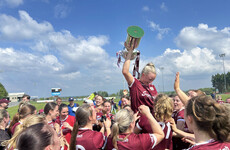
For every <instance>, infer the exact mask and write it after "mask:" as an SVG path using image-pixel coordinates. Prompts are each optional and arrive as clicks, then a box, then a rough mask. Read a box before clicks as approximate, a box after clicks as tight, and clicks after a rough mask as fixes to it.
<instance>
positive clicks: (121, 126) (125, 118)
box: [111, 109, 133, 150]
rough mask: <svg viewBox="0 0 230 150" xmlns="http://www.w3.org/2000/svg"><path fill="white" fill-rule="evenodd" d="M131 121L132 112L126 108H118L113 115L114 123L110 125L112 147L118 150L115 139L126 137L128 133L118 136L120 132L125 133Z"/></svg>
mask: <svg viewBox="0 0 230 150" xmlns="http://www.w3.org/2000/svg"><path fill="white" fill-rule="evenodd" d="M132 122H133V114H131V113H130V112H129V111H128V110H127V109H121V110H119V111H118V112H117V113H116V115H115V123H114V124H113V126H112V131H111V137H112V142H113V146H114V148H116V149H117V150H118V146H117V141H124V140H126V139H127V138H128V136H129V135H130V134H128V135H127V136H126V137H125V138H123V139H122V138H119V134H120V133H125V132H126V131H127V130H128V128H129V126H130V124H131V123H132Z"/></svg>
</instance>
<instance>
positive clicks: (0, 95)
mask: <svg viewBox="0 0 230 150" xmlns="http://www.w3.org/2000/svg"><path fill="white" fill-rule="evenodd" d="M7 96H8V92H7V91H6V89H5V87H4V86H3V85H2V83H0V99H2V98H6V97H7Z"/></svg>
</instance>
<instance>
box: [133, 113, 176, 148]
mask: <svg viewBox="0 0 230 150" xmlns="http://www.w3.org/2000/svg"><path fill="white" fill-rule="evenodd" d="M158 123H159V124H160V126H161V128H162V130H163V132H164V134H165V137H164V139H163V140H162V141H161V142H160V143H159V144H157V145H156V146H155V147H154V149H155V150H165V149H169V150H172V149H173V143H172V130H171V126H170V123H169V122H158ZM136 127H137V128H138V129H139V130H141V133H153V132H152V128H151V125H150V123H149V120H148V118H147V117H146V116H144V115H142V116H141V117H140V118H139V121H138V122H137V124H136Z"/></svg>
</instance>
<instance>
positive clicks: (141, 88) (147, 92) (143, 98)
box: [129, 78, 157, 113]
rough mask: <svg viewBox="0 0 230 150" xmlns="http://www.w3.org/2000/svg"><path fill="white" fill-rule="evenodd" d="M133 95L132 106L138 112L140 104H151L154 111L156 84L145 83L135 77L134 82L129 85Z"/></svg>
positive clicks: (151, 109)
mask: <svg viewBox="0 0 230 150" xmlns="http://www.w3.org/2000/svg"><path fill="white" fill-rule="evenodd" d="M129 90H130V96H131V108H132V110H133V111H134V113H136V112H137V111H138V107H139V106H140V105H146V106H149V108H150V111H151V112H153V101H154V99H155V98H156V96H157V90H156V88H155V86H154V85H152V84H149V86H146V85H143V84H142V83H141V82H140V81H139V80H137V79H136V78H134V80H133V83H132V84H131V85H130V86H129Z"/></svg>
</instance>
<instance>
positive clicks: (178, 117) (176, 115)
mask: <svg viewBox="0 0 230 150" xmlns="http://www.w3.org/2000/svg"><path fill="white" fill-rule="evenodd" d="M172 118H173V119H174V121H175V123H176V124H177V122H179V121H182V122H184V124H185V125H184V129H183V130H184V131H185V132H189V131H188V127H187V124H186V122H185V120H184V108H183V109H180V110H179V111H175V112H173V114H172ZM172 140H173V149H176V150H182V149H186V148H188V147H189V145H190V144H189V143H186V142H183V141H182V140H181V138H178V137H173V139H172Z"/></svg>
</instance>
